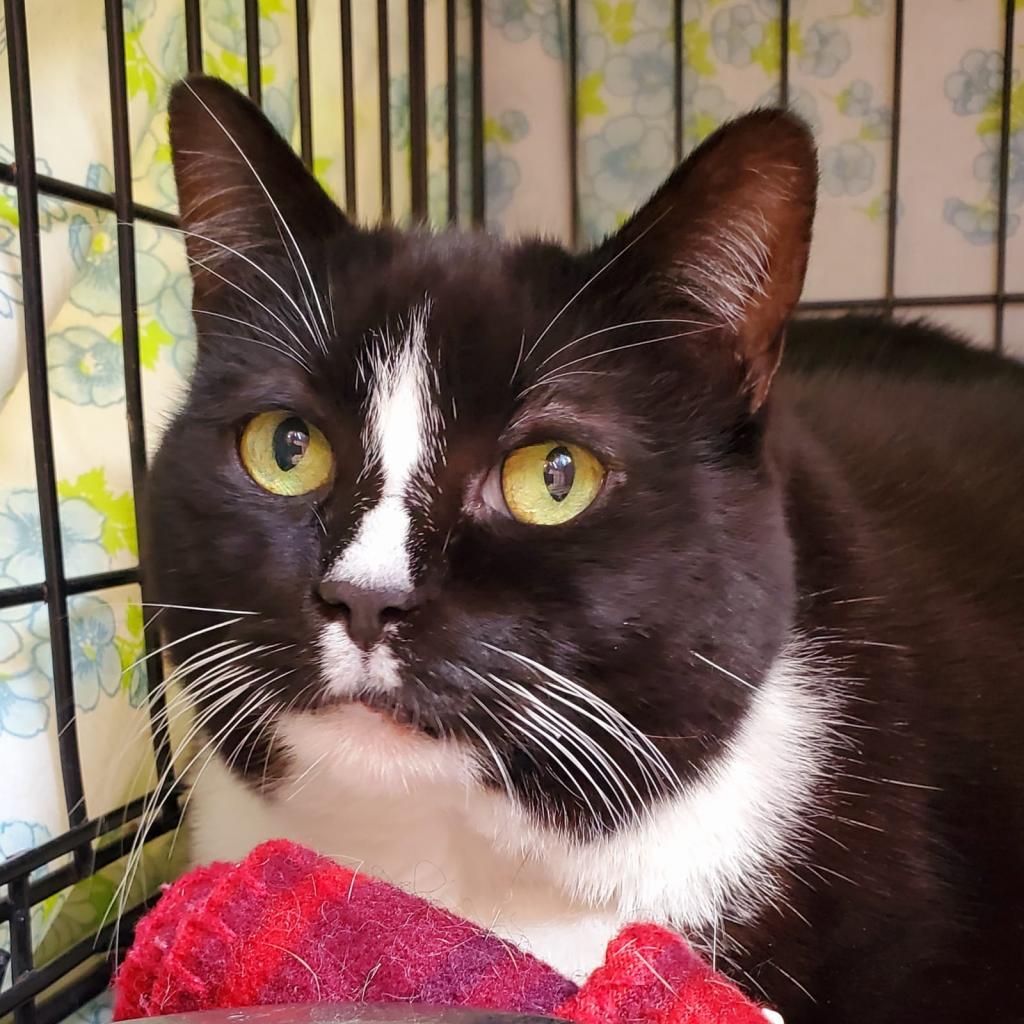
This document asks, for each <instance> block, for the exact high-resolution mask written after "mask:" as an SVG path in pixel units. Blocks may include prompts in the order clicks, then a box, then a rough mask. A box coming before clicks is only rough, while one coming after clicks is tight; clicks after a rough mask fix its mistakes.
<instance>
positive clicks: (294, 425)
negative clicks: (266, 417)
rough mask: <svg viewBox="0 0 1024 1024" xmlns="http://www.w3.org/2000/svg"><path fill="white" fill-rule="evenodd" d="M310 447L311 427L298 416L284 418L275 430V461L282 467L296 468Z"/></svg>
mask: <svg viewBox="0 0 1024 1024" xmlns="http://www.w3.org/2000/svg"><path fill="white" fill-rule="evenodd" d="M308 447H309V427H307V426H306V424H305V423H304V422H303V421H302V420H300V419H299V417H298V416H289V417H288V419H286V420H282V421H281V422H280V423H279V424H278V426H277V430H275V431H274V461H275V462H277V464H278V466H279V467H280V468H281V469H284V470H289V469H294V468H295V467H296V466H297V465H298V464H299V463H300V462H301V461H302V457H303V455H305V454H306V449H307V448H308Z"/></svg>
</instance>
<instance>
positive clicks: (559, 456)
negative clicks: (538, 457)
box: [544, 447, 576, 501]
mask: <svg viewBox="0 0 1024 1024" xmlns="http://www.w3.org/2000/svg"><path fill="white" fill-rule="evenodd" d="M575 477H576V466H575V465H574V464H573V461H572V453H571V452H570V451H569V449H568V448H561V447H559V448H552V449H551V451H549V452H548V456H547V458H546V459H545V460H544V483H545V485H546V486H547V489H548V494H550V495H551V497H552V498H554V499H555V501H564V500H565V499H566V497H567V496H568V494H569V492H570V491H571V490H572V482H573V480H574V479H575Z"/></svg>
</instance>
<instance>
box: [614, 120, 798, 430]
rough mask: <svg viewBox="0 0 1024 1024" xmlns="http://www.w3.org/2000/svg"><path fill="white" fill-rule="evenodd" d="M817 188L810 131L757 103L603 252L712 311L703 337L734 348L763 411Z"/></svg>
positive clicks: (671, 294)
mask: <svg viewBox="0 0 1024 1024" xmlns="http://www.w3.org/2000/svg"><path fill="white" fill-rule="evenodd" d="M816 190H817V159H816V155H815V147H814V141H813V138H812V136H811V133H810V130H809V129H808V128H807V126H806V125H805V124H804V123H803V122H802V121H801V120H799V119H798V118H797V117H795V116H794V115H792V114H790V113H788V112H785V111H781V110H762V111H757V112H755V113H753V114H749V115H747V116H746V117H742V118H739V119H738V120H736V121H733V122H731V123H729V124H726V125H725V126H724V127H722V128H720V129H719V130H718V131H717V132H715V133H714V134H713V135H711V136H710V137H709V138H708V139H707V140H706V141H705V142H704V143H703V144H702V145H701V146H700V147H698V149H696V150H695V151H694V152H693V153H692V154H691V156H690V157H689V158H688V159H687V160H686V161H685V162H684V163H683V164H682V165H681V166H680V167H679V168H678V169H677V170H676V171H675V172H674V173H673V174H672V175H671V176H670V177H669V179H668V180H667V181H666V182H665V184H664V185H662V186H661V188H660V189H658V191H657V192H656V193H655V194H654V196H652V198H651V199H650V200H649V201H648V203H647V204H646V205H645V206H644V207H642V208H641V209H640V210H639V211H638V212H637V213H636V214H635V216H634V217H633V218H632V219H631V220H630V221H629V222H628V223H627V224H626V225H625V226H624V227H623V228H622V230H621V231H620V232H619V233H618V234H617V235H615V236H614V237H613V238H611V239H610V240H609V241H608V242H606V243H605V244H604V245H603V246H602V247H601V248H600V249H599V250H598V252H597V254H596V255H597V257H598V258H599V259H605V260H608V259H613V258H618V259H619V261H620V269H619V270H618V271H617V273H618V274H619V275H620V276H621V275H622V274H626V275H627V277H628V280H629V281H631V282H632V283H633V285H634V286H637V285H641V284H651V283H653V284H654V286H655V287H656V288H657V289H658V290H659V292H660V293H661V295H662V298H663V299H664V298H667V299H668V301H669V302H677V303H681V304H684V305H685V306H686V308H688V309H690V310H694V311H696V312H697V313H698V314H699V315H701V316H702V317H704V318H706V320H707V322H708V324H709V327H710V328H711V329H710V330H709V331H708V332H707V333H706V334H705V335H703V336H701V335H698V337H703V338H704V339H706V340H705V342H704V343H705V344H713V345H718V346H719V347H721V346H722V345H723V344H724V345H726V346H728V348H729V350H730V351H729V353H728V354H729V355H731V357H732V358H734V359H735V360H736V361H737V362H738V363H739V364H740V366H741V367H742V372H743V381H744V385H745V387H746V389H747V391H748V394H749V399H750V405H751V408H752V409H755V410H756V409H757V408H758V407H759V406H760V405H761V404H762V402H763V401H764V399H765V397H766V395H767V393H768V387H769V385H770V383H771V379H772V376H773V375H774V373H775V370H776V368H777V367H778V364H779V359H780V358H781V355H782V338H783V332H784V327H785V323H786V320H787V318H788V317H789V315H790V313H791V312H792V310H793V307H794V306H795V305H796V302H797V300H798V299H799V297H800V292H801V290H802V288H803V281H804V274H805V272H806V269H807V257H808V252H809V249H810V242H811V227H812V224H813V220H814V204H815V195H816Z"/></svg>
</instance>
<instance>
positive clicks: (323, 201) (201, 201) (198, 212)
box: [168, 75, 347, 295]
mask: <svg viewBox="0 0 1024 1024" xmlns="http://www.w3.org/2000/svg"><path fill="white" fill-rule="evenodd" d="M168 111H169V117H170V139H171V153H172V160H173V164H174V178H175V182H176V183H177V187H178V203H179V206H180V211H181V225H182V228H183V229H184V230H185V232H186V235H185V241H186V245H187V247H188V253H189V257H190V258H191V261H192V266H193V271H192V276H193V279H194V282H195V285H196V290H197V292H198V293H199V294H200V295H201V294H203V293H204V292H207V291H210V290H215V289H216V288H217V287H218V282H221V283H222V279H223V278H224V277H228V276H229V274H228V273H227V272H226V271H225V269H224V267H225V266H228V267H230V265H231V263H232V262H233V261H239V260H243V259H244V258H249V259H252V258H253V253H254V252H255V251H259V250H263V251H266V250H274V251H277V252H279V253H280V254H281V255H282V256H287V257H289V258H291V259H297V258H299V256H300V255H301V254H302V252H303V249H304V248H306V247H308V246H309V245H310V244H311V243H312V242H315V241H317V240H324V239H326V238H328V237H330V236H331V235H333V234H336V233H337V232H338V231H339V230H341V229H343V228H344V226H345V225H346V223H347V222H346V220H345V217H344V215H343V214H342V213H341V211H340V210H339V209H338V207H337V206H336V205H335V204H334V202H333V201H332V200H331V198H330V197H329V196H328V195H327V193H326V192H324V190H323V189H322V188H321V187H320V185H319V184H318V183H317V181H316V179H315V178H314V177H313V175H312V174H310V173H309V171H308V170H307V169H306V167H305V166H304V165H303V163H302V161H301V160H300V159H299V158H298V156H297V155H296V154H295V152H294V151H293V150H292V148H291V147H290V146H289V145H288V144H287V143H286V142H285V141H284V139H282V138H281V136H280V135H279V134H278V133H277V131H276V129H275V128H274V126H273V125H272V124H271V123H270V121H268V120H267V118H266V117H265V116H264V114H263V113H262V111H261V110H260V109H259V108H258V107H256V106H255V105H254V104H253V103H251V102H250V101H249V100H248V99H247V98H246V97H244V96H242V95H241V94H240V93H238V92H236V91H235V90H234V89H232V88H231V87H230V86H228V85H227V84H226V83H224V82H222V81H220V80H219V79H216V78H210V77H208V76H205V75H197V76H191V77H189V78H187V79H184V80H183V81H181V82H179V83H178V84H177V85H175V86H174V88H173V89H172V90H171V94H170V101H169V106H168Z"/></svg>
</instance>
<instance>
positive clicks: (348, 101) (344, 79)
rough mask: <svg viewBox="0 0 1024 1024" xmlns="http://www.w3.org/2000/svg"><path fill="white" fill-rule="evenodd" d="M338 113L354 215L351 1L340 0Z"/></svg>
mask: <svg viewBox="0 0 1024 1024" xmlns="http://www.w3.org/2000/svg"><path fill="white" fill-rule="evenodd" d="M340 13H341V116H342V120H343V124H342V133H343V139H344V149H345V209H346V210H347V211H348V215H349V216H350V217H355V215H356V178H357V176H358V169H357V167H356V96H355V85H354V82H355V74H354V69H353V67H352V0H341V12H340Z"/></svg>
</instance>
